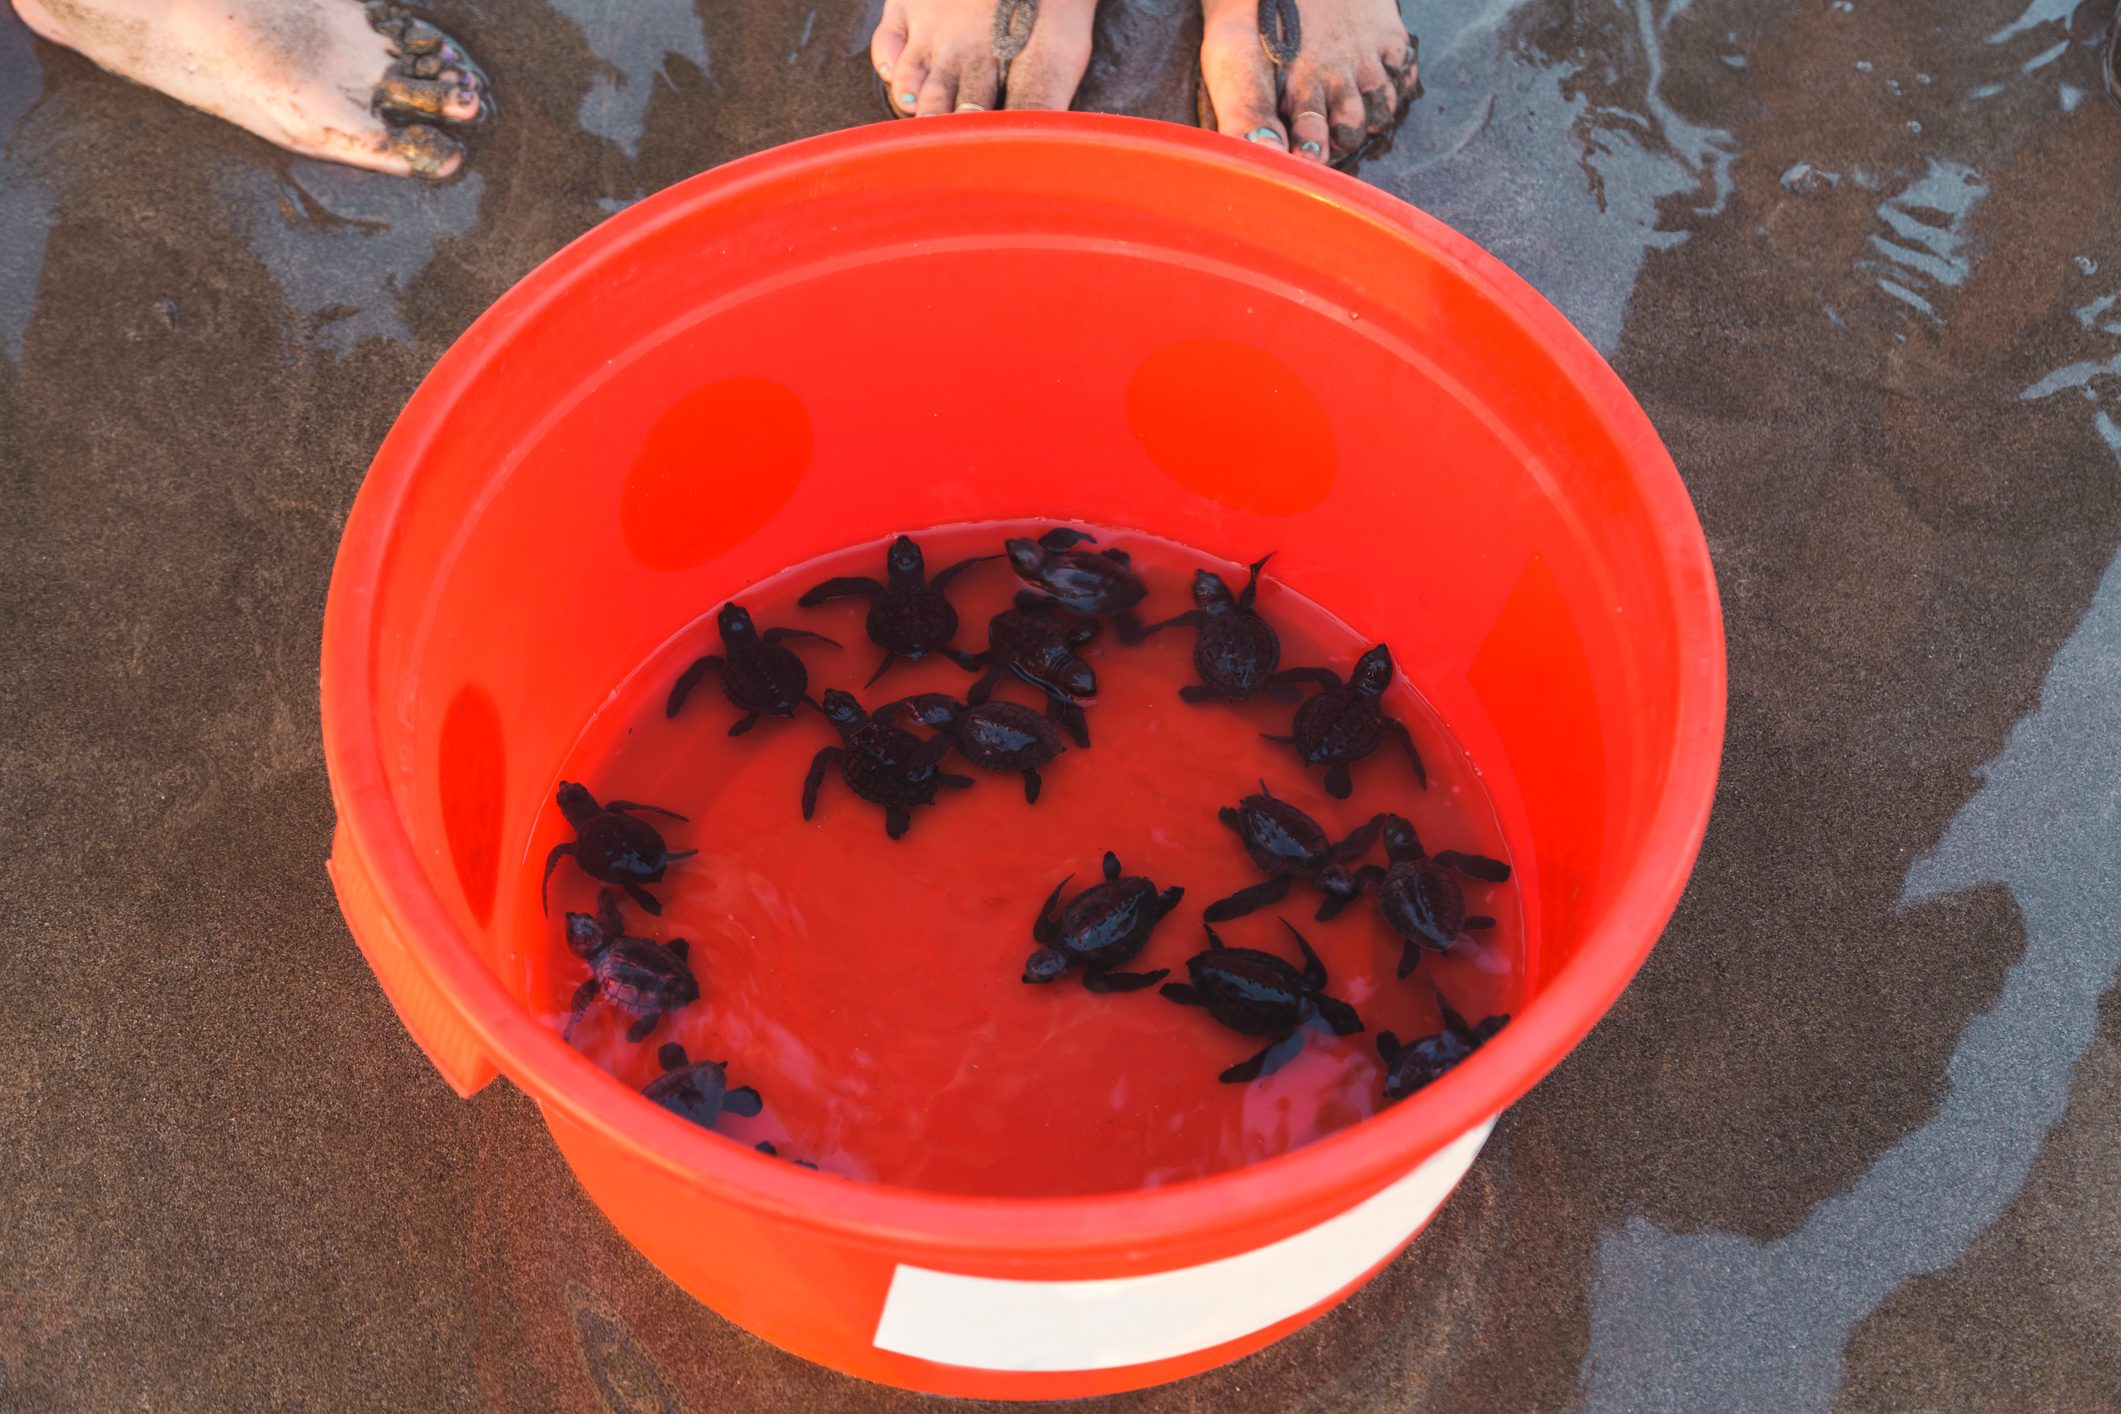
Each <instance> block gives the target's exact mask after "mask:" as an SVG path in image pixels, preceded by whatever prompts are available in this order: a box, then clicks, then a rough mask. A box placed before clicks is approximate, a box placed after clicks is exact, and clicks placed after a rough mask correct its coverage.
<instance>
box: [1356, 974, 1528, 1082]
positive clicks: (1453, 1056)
mask: <svg viewBox="0 0 2121 1414" xmlns="http://www.w3.org/2000/svg"><path fill="white" fill-rule="evenodd" d="M1436 1006H1437V1009H1438V1010H1439V1011H1441V1012H1442V1013H1443V1030H1441V1031H1439V1032H1437V1033H1436V1034H1435V1035H1434V1036H1424V1037H1422V1038H1421V1039H1420V1040H1418V1041H1414V1042H1411V1043H1409V1044H1407V1045H1401V1044H1400V1041H1399V1038H1398V1037H1397V1036H1394V1035H1393V1034H1392V1033H1391V1032H1389V1031H1380V1032H1378V1033H1377V1054H1378V1055H1379V1056H1380V1057H1381V1058H1383V1060H1384V1063H1385V1098H1386V1099H1387V1100H1404V1099H1405V1098H1406V1097H1407V1096H1409V1095H1411V1094H1413V1093H1414V1092H1415V1091H1416V1090H1419V1089H1421V1088H1422V1087H1423V1086H1425V1085H1427V1084H1429V1083H1430V1082H1431V1081H1434V1080H1436V1079H1438V1078H1440V1077H1441V1076H1442V1075H1443V1074H1444V1072H1446V1071H1448V1070H1450V1069H1451V1068H1452V1067H1453V1066H1455V1065H1457V1064H1458V1063H1459V1062H1460V1061H1462V1060H1464V1059H1465V1058H1466V1057H1467V1056H1470V1055H1472V1054H1473V1052H1475V1051H1477V1050H1479V1049H1480V1048H1481V1046H1482V1045H1483V1044H1485V1043H1486V1042H1487V1040H1488V1039H1489V1038H1490V1037H1492V1036H1493V1035H1494V1034H1495V1033H1496V1032H1498V1031H1500V1030H1502V1028H1503V1027H1504V1026H1506V1025H1508V1024H1509V1020H1510V1018H1509V1017H1507V1016H1491V1017H1488V1018H1486V1019H1485V1020H1483V1021H1482V1022H1481V1023H1480V1025H1478V1026H1468V1025H1466V1019H1465V1018H1464V1017H1462V1016H1460V1015H1459V1014H1458V1013H1457V1012H1456V1011H1454V1010H1452V1008H1451V1004H1450V1003H1449V1002H1447V1001H1445V1000H1444V995H1443V993H1442V992H1440V991H1439V992H1437V993H1436Z"/></svg>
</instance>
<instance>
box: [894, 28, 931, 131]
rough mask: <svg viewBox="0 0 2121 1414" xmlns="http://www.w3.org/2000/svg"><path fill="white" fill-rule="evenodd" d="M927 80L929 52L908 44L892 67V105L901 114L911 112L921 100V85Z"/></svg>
mask: <svg viewBox="0 0 2121 1414" xmlns="http://www.w3.org/2000/svg"><path fill="white" fill-rule="evenodd" d="M927 82H928V56H927V54H926V53H925V52H920V51H918V50H916V48H915V46H913V45H911V44H909V45H907V46H906V47H905V49H903V50H901V51H900V53H899V56H898V62H897V63H896V64H894V65H892V68H891V85H890V87H891V106H892V107H893V108H895V109H897V110H898V111H899V113H901V114H908V113H911V112H912V111H913V109H914V106H915V105H916V104H918V103H919V102H920V101H921V87H922V85H924V84H926V83H927Z"/></svg>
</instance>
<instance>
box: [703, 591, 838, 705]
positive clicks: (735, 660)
mask: <svg viewBox="0 0 2121 1414" xmlns="http://www.w3.org/2000/svg"><path fill="white" fill-rule="evenodd" d="M714 621H715V626H716V627H717V628H719V629H720V630H721V632H722V652H721V653H710V654H708V655H707V656H706V657H704V658H701V659H699V660H697V661H696V662H694V663H693V665H692V666H691V667H689V668H687V669H685V671H684V672H683V673H680V674H679V675H678V680H677V682H676V683H675V684H673V685H672V687H671V689H670V700H669V701H667V702H665V703H664V704H663V715H664V716H665V717H675V716H676V715H677V714H678V709H679V708H680V707H683V706H684V705H685V699H686V698H687V697H689V696H690V695H691V694H692V690H693V688H695V687H697V686H699V682H700V679H701V678H703V677H705V676H707V674H709V673H712V672H719V673H720V674H721V675H722V693H723V695H724V696H726V697H727V698H728V699H729V700H730V701H731V702H733V703H735V704H736V705H737V706H738V707H739V708H741V709H742V710H743V712H744V715H743V716H742V717H739V718H738V719H737V720H736V722H735V723H734V724H732V725H731V726H730V728H729V734H730V735H731V736H742V735H743V734H744V733H745V732H748V731H750V730H751V729H752V728H753V727H755V726H757V725H758V724H759V718H761V717H763V716H766V715H767V714H769V713H770V714H772V715H773V716H776V717H793V716H794V715H795V709H796V708H798V707H800V706H802V705H803V694H804V693H805V692H806V691H807V690H808V689H809V687H810V670H809V669H808V668H806V667H804V666H803V660H802V659H800V658H798V657H796V656H795V652H794V650H793V649H790V648H788V647H786V646H785V644H786V642H787V640H788V639H791V638H814V639H816V640H817V641H818V642H820V643H830V644H832V646H833V647H834V648H837V647H839V644H838V643H836V642H834V641H833V640H832V639H829V638H827V637H825V635H823V634H822V633H812V632H811V631H810V630H809V629H807V628H769V629H767V630H766V631H765V632H764V633H760V632H759V631H758V628H757V626H755V625H754V624H753V623H752V622H751V615H750V613H749V612H747V611H746V610H745V608H744V606H743V605H741V604H724V605H723V606H722V612H721V613H719V614H717V615H715V619H714ZM725 654H726V655H727V656H724V655H725Z"/></svg>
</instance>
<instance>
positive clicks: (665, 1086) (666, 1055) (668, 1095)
mask: <svg viewBox="0 0 2121 1414" xmlns="http://www.w3.org/2000/svg"><path fill="white" fill-rule="evenodd" d="M655 1059H656V1063H657V1064H658V1065H660V1066H662V1067H663V1073H662V1074H661V1075H658V1076H657V1077H656V1078H655V1079H653V1080H651V1081H649V1082H648V1086H647V1088H646V1089H644V1090H642V1091H641V1093H642V1094H643V1095H646V1096H647V1097H648V1098H649V1099H651V1100H653V1101H655V1102H656V1103H657V1104H659V1105H661V1106H662V1107H663V1108H664V1109H666V1110H669V1111H670V1112H671V1113H672V1114H675V1115H683V1116H684V1117H685V1118H686V1119H689V1120H691V1121H692V1122H693V1123H694V1124H696V1125H698V1126H699V1127H700V1128H702V1129H712V1128H714V1122H715V1121H716V1120H718V1119H720V1118H721V1117H722V1116H723V1115H725V1114H732V1115H737V1116H739V1117H741V1118H749V1117H750V1116H752V1115H755V1114H757V1113H758V1112H759V1111H760V1110H761V1109H764V1108H765V1105H764V1103H763V1102H762V1101H761V1100H760V1099H759V1092H758V1091H756V1090H754V1089H752V1088H751V1087H750V1086H749V1085H739V1086H737V1087H736V1088H735V1089H733V1090H732V1089H731V1088H730V1087H729V1062H727V1061H689V1060H687V1059H686V1058H685V1048H684V1047H683V1046H681V1045H679V1044H678V1043H677V1042H675V1041H665V1042H664V1043H663V1044H662V1046H661V1047H659V1048H658V1049H657V1051H656V1053H655Z"/></svg>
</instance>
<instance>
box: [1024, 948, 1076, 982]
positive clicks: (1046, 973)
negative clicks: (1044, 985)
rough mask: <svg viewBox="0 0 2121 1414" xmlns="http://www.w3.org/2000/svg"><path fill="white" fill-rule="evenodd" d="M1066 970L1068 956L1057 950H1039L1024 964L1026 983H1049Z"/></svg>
mask: <svg viewBox="0 0 2121 1414" xmlns="http://www.w3.org/2000/svg"><path fill="white" fill-rule="evenodd" d="M1067 970H1068V955H1067V954H1066V953H1064V952H1061V951H1060V950H1059V949H1058V948H1040V949H1039V950H1038V951H1037V952H1035V953H1033V954H1031V959H1030V961H1028V962H1026V963H1025V964H1024V980H1025V981H1026V982H1051V981H1054V980H1055V979H1056V978H1058V977H1059V976H1060V975H1061V974H1062V973H1064V972H1066V971H1067Z"/></svg>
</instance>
